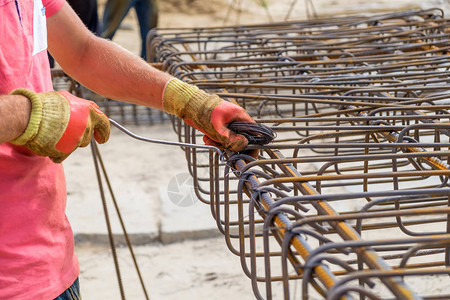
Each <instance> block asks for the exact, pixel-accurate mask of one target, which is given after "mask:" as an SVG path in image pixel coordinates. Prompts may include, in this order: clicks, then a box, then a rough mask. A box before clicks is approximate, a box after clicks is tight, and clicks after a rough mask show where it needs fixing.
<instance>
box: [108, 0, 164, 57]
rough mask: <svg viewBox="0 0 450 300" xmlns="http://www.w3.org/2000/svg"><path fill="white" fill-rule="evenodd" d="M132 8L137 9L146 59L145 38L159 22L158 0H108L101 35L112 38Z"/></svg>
mask: <svg viewBox="0 0 450 300" xmlns="http://www.w3.org/2000/svg"><path fill="white" fill-rule="evenodd" d="M131 8H134V10H135V11H136V16H137V19H138V22H139V32H140V36H141V54H140V55H141V57H142V58H143V59H146V51H147V50H146V45H145V40H146V37H147V33H148V32H149V31H150V29H152V28H154V27H156V26H157V24H158V3H157V0H108V1H107V2H106V5H105V10H104V12H103V18H102V34H101V36H102V37H104V38H107V39H110V40H112V39H113V37H114V35H115V33H116V31H117V29H118V28H119V26H120V24H121V23H122V21H123V19H124V18H125V17H126V16H127V14H128V12H129V11H130V9H131Z"/></svg>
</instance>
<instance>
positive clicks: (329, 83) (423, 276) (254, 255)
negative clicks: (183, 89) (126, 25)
mask: <svg viewBox="0 0 450 300" xmlns="http://www.w3.org/2000/svg"><path fill="white" fill-rule="evenodd" d="M448 23H449V20H447V19H445V18H444V16H443V13H442V11H441V10H439V9H431V10H425V11H408V12H400V13H392V14H387V15H386V14H385V15H375V16H373V15H372V16H346V17H336V18H329V19H317V20H309V21H299V22H284V23H274V24H267V25H260V26H257V25H255V26H235V27H217V28H196V29H158V30H155V31H153V32H151V33H150V34H149V36H148V39H147V43H148V49H149V55H148V57H150V59H151V60H152V61H153V62H161V63H163V68H164V70H166V71H168V72H170V73H171V74H173V75H174V76H176V77H178V78H180V79H182V80H185V81H187V82H189V83H193V84H196V85H198V86H199V87H200V88H202V89H205V90H207V91H209V92H212V93H217V94H219V95H220V96H221V97H222V98H224V99H226V100H229V101H233V102H236V103H238V104H240V105H241V106H243V107H244V108H246V109H247V110H248V111H249V113H250V114H251V115H252V116H253V117H254V118H255V119H256V121H257V122H260V123H264V124H265V125H268V126H270V127H272V128H273V129H274V130H275V131H276V132H277V135H278V137H277V139H276V140H275V142H274V143H273V144H271V145H267V146H263V147H256V146H251V147H249V148H253V149H254V148H259V149H260V157H259V159H258V160H255V159H253V158H252V157H250V156H248V155H246V154H245V152H244V153H231V152H227V163H225V164H220V163H219V157H218V155H217V154H214V153H212V152H208V151H199V150H196V149H189V148H185V149H184V150H185V152H186V158H187V162H188V167H189V171H190V173H191V175H192V176H193V178H194V182H195V189H196V193H197V196H198V197H199V199H200V200H201V201H202V202H204V203H207V204H209V205H210V207H211V213H212V215H213V217H214V218H215V219H216V222H217V226H218V228H219V230H220V231H221V232H222V233H223V234H224V236H225V240H226V244H227V246H228V247H229V249H230V250H231V252H233V253H234V254H236V255H238V256H240V259H241V263H242V267H243V271H244V272H245V274H247V275H248V277H249V278H251V281H252V287H253V291H254V293H255V296H256V298H257V299H295V298H300V297H301V298H302V299H322V298H327V299H341V298H345V299H356V298H360V299H389V298H395V299H449V298H450V284H449V281H450V280H449V278H448V275H449V274H450V252H449V248H450V217H449V212H450V207H449V205H450V198H449V195H450V188H449V183H448V177H449V175H450V169H449V153H450V152H449V146H450V141H449V137H450V122H449V118H450V113H449V111H448V109H449V108H450V103H449V93H448V89H449V87H450V85H449V82H448V81H449V70H448V68H449V67H450V63H449V59H448V57H449V56H448V52H447V51H448V49H449V47H450V43H449V31H448V29H447V27H448ZM172 121H173V126H174V129H175V131H176V132H177V133H178V135H179V139H180V141H184V142H190V143H196V142H199V143H200V140H198V138H199V136H198V132H196V131H195V130H194V129H192V128H190V127H188V126H187V125H185V124H183V123H182V121H180V120H178V119H175V118H173V119H172Z"/></svg>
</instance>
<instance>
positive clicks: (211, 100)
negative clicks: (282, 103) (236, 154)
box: [47, 3, 254, 151]
mask: <svg viewBox="0 0 450 300" xmlns="http://www.w3.org/2000/svg"><path fill="white" fill-rule="evenodd" d="M47 28H48V35H47V37H48V45H49V50H50V53H51V54H52V55H53V57H54V58H55V59H56V60H57V62H58V63H59V64H60V65H61V67H62V68H63V70H64V71H65V72H66V73H67V74H68V75H70V76H71V77H73V78H74V79H75V80H77V81H79V82H81V83H82V84H83V85H85V86H87V87H88V88H90V89H91V90H93V91H94V92H97V93H99V94H101V95H103V96H106V97H108V98H111V99H115V100H121V101H126V102H131V103H135V104H140V105H145V106H150V107H154V108H158V109H163V110H165V111H166V112H168V113H171V114H175V115H177V116H178V117H180V118H182V119H184V120H185V121H186V123H188V124H189V125H192V126H194V127H196V128H197V129H199V130H201V131H202V132H203V133H205V134H206V135H207V137H208V138H206V140H205V142H206V143H208V144H212V145H216V144H220V145H221V146H222V147H223V148H227V149H231V150H233V151H241V150H242V149H244V148H245V146H247V144H248V141H247V139H246V138H245V137H244V136H242V135H240V134H236V133H235V132H232V131H231V130H229V129H228V126H227V125H228V124H229V123H231V122H233V121H244V122H254V121H253V119H252V118H251V117H250V116H249V115H248V114H247V112H246V111H245V110H244V109H243V108H241V107H240V106H238V105H234V104H231V103H229V102H226V101H224V100H222V99H220V98H219V97H218V96H217V95H210V94H208V93H206V92H205V91H202V90H200V89H199V88H197V87H196V86H193V85H189V84H187V83H185V82H182V81H180V80H178V79H176V78H173V77H172V76H170V75H169V74H167V73H163V72H161V71H159V70H157V69H155V68H153V67H151V66H150V65H149V64H147V63H146V62H144V61H143V60H142V59H141V58H140V57H138V56H136V55H133V54H131V53H130V52H128V51H126V50H124V49H123V48H121V47H120V46H117V45H116V44H114V43H112V42H110V41H107V40H104V39H102V38H99V37H96V36H94V35H93V34H92V33H91V32H90V31H89V30H87V28H86V27H85V26H84V25H83V23H82V22H81V21H80V19H79V18H78V16H77V15H76V14H75V12H73V10H72V9H71V7H70V6H69V5H68V4H67V3H65V4H64V6H63V7H62V8H61V10H60V11H59V12H57V13H56V14H54V15H53V16H52V17H50V18H48V20H47Z"/></svg>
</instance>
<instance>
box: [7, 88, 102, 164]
mask: <svg viewBox="0 0 450 300" xmlns="http://www.w3.org/2000/svg"><path fill="white" fill-rule="evenodd" d="M11 94H12V95H23V96H25V97H27V98H28V99H30V101H31V113H30V120H29V122H28V125H27V128H26V129H25V131H24V133H22V135H21V136H19V137H18V138H16V139H14V140H13V141H11V143H13V144H16V145H24V146H26V147H27V148H28V149H30V150H31V151H33V152H34V153H36V154H38V155H41V156H48V157H50V158H51V159H52V160H53V161H54V162H56V163H60V162H62V161H63V160H64V159H66V158H67V157H68V156H69V155H70V154H71V153H72V152H73V151H75V149H76V148H78V147H85V146H87V145H88V144H89V142H90V141H91V139H92V135H94V137H95V139H96V141H97V142H99V143H105V142H106V141H107V140H108V138H109V132H110V124H109V119H108V117H107V116H106V115H105V114H104V113H103V112H101V111H100V110H99V109H98V106H97V104H95V103H94V102H92V101H89V100H85V99H81V98H78V97H76V96H74V95H72V94H71V93H69V92H67V91H58V92H48V93H35V92H32V91H29V90H26V89H17V90H14V91H13V92H12V93H11Z"/></svg>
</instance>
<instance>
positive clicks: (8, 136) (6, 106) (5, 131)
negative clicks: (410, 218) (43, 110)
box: [0, 95, 31, 144]
mask: <svg viewBox="0 0 450 300" xmlns="http://www.w3.org/2000/svg"><path fill="white" fill-rule="evenodd" d="M30 111H31V104H30V101H29V100H28V98H27V97H24V96H21V95H3V96H0V116H2V117H1V118H0V144H1V143H4V142H9V141H11V140H13V139H15V138H17V137H18V136H20V135H21V134H22V132H24V131H25V128H26V127H27V124H28V119H29V118H30ZM11 112H14V113H11Z"/></svg>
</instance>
